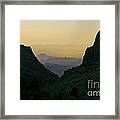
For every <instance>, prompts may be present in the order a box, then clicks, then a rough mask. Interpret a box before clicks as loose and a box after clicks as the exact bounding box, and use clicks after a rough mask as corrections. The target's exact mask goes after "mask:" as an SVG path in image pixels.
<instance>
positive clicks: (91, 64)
mask: <svg viewBox="0 0 120 120" xmlns="http://www.w3.org/2000/svg"><path fill="white" fill-rule="evenodd" d="M88 80H93V81H94V82H100V31H99V32H98V33H97V35H96V37H95V42H94V44H93V46H92V47H89V48H87V49H86V52H85V55H84V57H83V63H82V64H81V65H80V66H78V67H75V68H72V69H69V70H67V71H65V72H64V75H63V76H62V77H61V81H60V82H57V83H55V85H54V86H52V87H50V89H51V91H52V90H53V92H54V93H53V98H52V99H66V100H69V99H75V100H76V99H79V100H82V99H83V100H90V99H91V100H92V99H93V100H94V99H97V100H98V99H100V96H88V94H87V92H88V90H89V89H88ZM92 90H95V91H99V90H100V89H99V88H95V89H92Z"/></svg>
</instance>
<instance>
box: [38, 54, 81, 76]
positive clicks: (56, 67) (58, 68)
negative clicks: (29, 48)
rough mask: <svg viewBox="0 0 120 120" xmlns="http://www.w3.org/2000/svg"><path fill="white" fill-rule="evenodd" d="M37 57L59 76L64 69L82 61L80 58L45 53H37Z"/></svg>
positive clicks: (77, 64)
mask: <svg viewBox="0 0 120 120" xmlns="http://www.w3.org/2000/svg"><path fill="white" fill-rule="evenodd" d="M37 58H38V60H39V61H40V62H41V63H43V64H44V65H45V66H46V68H48V69H49V70H50V71H52V72H54V73H56V74H57V75H59V76H62V75H63V74H64V71H66V70H68V69H71V68H73V67H77V66H79V65H80V64H81V62H82V59H81V58H70V57H55V56H50V55H47V54H45V53H41V54H38V55H37Z"/></svg>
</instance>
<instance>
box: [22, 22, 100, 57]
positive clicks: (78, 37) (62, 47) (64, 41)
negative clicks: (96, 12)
mask: <svg viewBox="0 0 120 120" xmlns="http://www.w3.org/2000/svg"><path fill="white" fill-rule="evenodd" d="M99 29H100V22H99V20H61V21H59V20H56V21H55V20H49V21H48V20H44V21H42V20H22V21H20V43H21V44H24V45H26V46H31V47H32V49H33V51H34V53H35V54H40V53H46V54H48V55H52V56H59V57H82V56H83V54H84V51H85V49H86V47H89V46H92V45H93V43H94V39H95V35H96V33H97V32H98V30H99Z"/></svg>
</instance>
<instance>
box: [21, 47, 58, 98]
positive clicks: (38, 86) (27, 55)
mask: <svg viewBox="0 0 120 120" xmlns="http://www.w3.org/2000/svg"><path fill="white" fill-rule="evenodd" d="M57 79H58V76H57V75H56V74H54V73H52V72H51V71H49V70H48V69H47V68H45V67H44V65H43V64H41V63H40V62H39V61H38V59H37V57H35V55H34V54H33V52H32V49H31V48H30V47H26V46H24V45H20V99H43V98H42V96H44V97H45V95H42V93H41V92H42V89H43V88H45V87H47V86H49V85H52V84H53V83H54V82H56V80H57Z"/></svg>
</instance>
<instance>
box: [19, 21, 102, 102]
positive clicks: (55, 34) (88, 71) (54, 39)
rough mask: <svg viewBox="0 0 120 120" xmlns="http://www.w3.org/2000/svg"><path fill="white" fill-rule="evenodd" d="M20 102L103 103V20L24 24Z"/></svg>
mask: <svg viewBox="0 0 120 120" xmlns="http://www.w3.org/2000/svg"><path fill="white" fill-rule="evenodd" d="M20 100H100V20H21V21H20Z"/></svg>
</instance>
